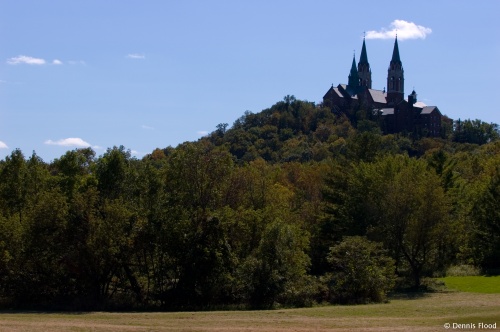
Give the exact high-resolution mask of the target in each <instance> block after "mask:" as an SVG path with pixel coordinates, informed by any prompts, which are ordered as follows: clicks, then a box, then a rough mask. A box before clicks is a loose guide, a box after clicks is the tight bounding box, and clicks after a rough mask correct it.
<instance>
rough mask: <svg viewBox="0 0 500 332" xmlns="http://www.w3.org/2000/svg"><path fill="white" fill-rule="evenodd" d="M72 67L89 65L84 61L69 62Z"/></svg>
mask: <svg viewBox="0 0 500 332" xmlns="http://www.w3.org/2000/svg"><path fill="white" fill-rule="evenodd" d="M68 63H69V64H70V65H86V64H87V63H86V62H85V61H83V60H70V61H68Z"/></svg>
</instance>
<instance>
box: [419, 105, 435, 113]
mask: <svg viewBox="0 0 500 332" xmlns="http://www.w3.org/2000/svg"><path fill="white" fill-rule="evenodd" d="M435 110H436V111H438V112H439V109H438V108H437V106H425V107H424V108H422V112H421V113H420V114H431V113H432V112H434V111H435Z"/></svg>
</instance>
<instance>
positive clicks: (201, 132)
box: [196, 130, 208, 136]
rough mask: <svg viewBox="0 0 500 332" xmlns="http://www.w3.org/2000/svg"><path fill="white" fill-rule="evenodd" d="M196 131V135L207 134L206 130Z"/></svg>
mask: <svg viewBox="0 0 500 332" xmlns="http://www.w3.org/2000/svg"><path fill="white" fill-rule="evenodd" d="M196 133H197V134H198V135H202V136H205V135H207V134H208V131H206V130H199V131H197V132H196Z"/></svg>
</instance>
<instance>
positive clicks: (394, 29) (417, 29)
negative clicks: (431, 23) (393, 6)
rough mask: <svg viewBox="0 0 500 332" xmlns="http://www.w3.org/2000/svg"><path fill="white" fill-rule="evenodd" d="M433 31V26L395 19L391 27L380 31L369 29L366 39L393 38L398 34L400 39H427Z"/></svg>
mask: <svg viewBox="0 0 500 332" xmlns="http://www.w3.org/2000/svg"><path fill="white" fill-rule="evenodd" d="M431 33H432V29H431V28H426V27H424V26H421V25H416V24H415V23H413V22H407V21H404V20H394V21H393V22H392V23H391V25H390V28H389V29H386V28H382V29H380V30H379V31H374V30H371V31H367V32H366V39H392V38H395V37H396V34H397V36H398V39H399V40H405V39H418V38H420V39H425V37H427V35H429V34H431Z"/></svg>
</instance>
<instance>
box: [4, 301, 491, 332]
mask: <svg viewBox="0 0 500 332" xmlns="http://www.w3.org/2000/svg"><path fill="white" fill-rule="evenodd" d="M417 295H418V296H417V297H404V296H400V297H399V298H398V299H393V300H391V301H390V302H389V303H384V304H368V305H356V306H320V307H314V308H303V309H283V310H270V311H264V310H263V311H213V312H179V313H161V312H152V313H151V312H149V313H148V312H146V313H130V312H125V313H113V312H111V313H110V312H90V313H29V312H28V313H27V312H4V313H2V312H0V331H2V332H3V331H7V332H17V331H37V332H38V331H41V332H44V331H96V332H104V331H109V332H118V331H120V332H121V331H181V332H182V331H184V332H191V331H200V332H215V331H217V332H219V331H222V332H229V331H231V332H233V331H236V332H238V331H241V332H257V331H258V332H271V331H283V332H284V331H300V332H313V331H314V332H326V331H371V332H374V331H444V330H445V329H444V327H443V326H444V324H445V323H471V322H473V323H476V324H477V323H478V322H484V323H495V322H498V323H500V296H498V295H497V294H479V293H463V292H444V293H431V294H417Z"/></svg>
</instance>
